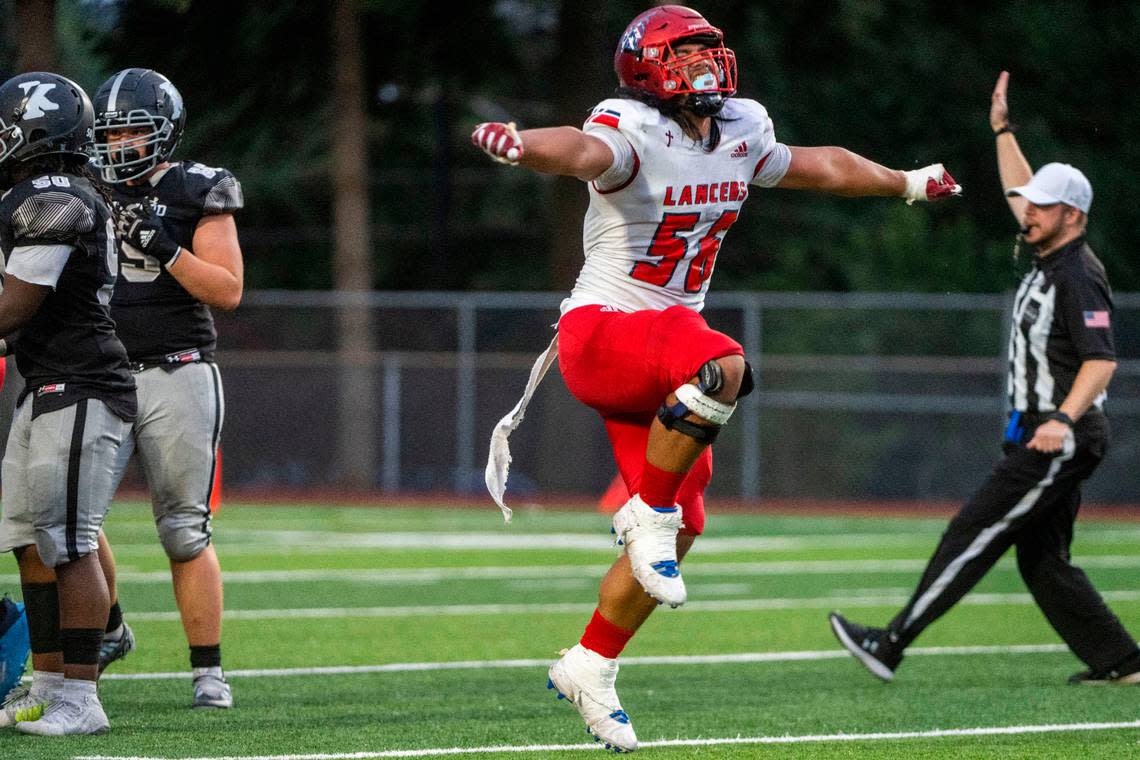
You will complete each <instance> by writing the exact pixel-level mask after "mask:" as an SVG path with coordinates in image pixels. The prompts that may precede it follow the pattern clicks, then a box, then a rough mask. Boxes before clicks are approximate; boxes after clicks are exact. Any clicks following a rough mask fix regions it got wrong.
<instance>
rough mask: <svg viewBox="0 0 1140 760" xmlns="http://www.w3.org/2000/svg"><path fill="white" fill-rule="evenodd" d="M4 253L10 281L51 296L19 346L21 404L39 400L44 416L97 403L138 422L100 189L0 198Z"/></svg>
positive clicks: (52, 185)
mask: <svg viewBox="0 0 1140 760" xmlns="http://www.w3.org/2000/svg"><path fill="white" fill-rule="evenodd" d="M0 250H2V251H3V254H4V260H5V262H6V268H7V271H8V272H9V273H11V275H12V276H13V277H19V278H20V279H26V280H27V281H28V282H33V283H34V284H39V285H46V286H49V287H51V288H52V291H51V292H50V293H49V294H48V296H47V297H46V298H45V299H44V301H43V303H42V304H41V305H40V308H39V310H38V311H37V312H36V313H35V315H33V316H32V318H31V319H30V320H29V321H28V322H27V323H26V324H25V325H24V326H23V327H22V328H21V329H20V330H19V331H18V333H17V335H16V336H15V337H14V338H13V346H12V348H13V352H14V353H15V355H16V366H17V367H18V368H19V370H20V374H21V375H23V376H24V380H25V381H26V387H25V389H24V393H23V395H21V397H20V400H21V402H22V401H23V399H24V397H25V396H27V395H28V394H29V393H34V394H35V396H34V404H35V406H34V407H33V414H40V413H43V412H49V411H54V410H57V409H62V408H64V407H66V406H70V405H71V404H74V403H75V402H76V401H78V400H80V399H82V398H99V399H101V400H103V401H105V402H106V403H107V405H108V406H109V407H110V408H111V409H112V411H114V412H115V413H116V414H118V415H119V416H120V417H122V418H123V419H124V420H131V419H133V418H134V414H135V381H134V377H133V376H132V375H131V373H130V369H129V367H128V364H127V352H126V350H124V348H123V344H122V343H121V342H120V341H119V339H118V338H117V337H116V336H115V323H114V322H113V321H112V320H111V314H110V309H109V306H108V303H109V301H110V298H111V292H112V289H113V287H114V284H115V276H116V271H117V266H116V260H115V259H116V256H115V234H114V225H113V223H112V220H111V212H110V209H109V208H108V207H107V203H106V202H105V201H104V200H103V198H102V197H101V196H100V195H99V194H98V192H97V191H96V189H95V188H94V187H93V186H92V185H91V183H90V182H89V181H88V180H87V179H86V178H83V177H78V176H75V175H72V174H45V175H42V176H37V177H32V178H30V179H27V180H24V181H23V182H20V183H19V184H17V185H16V186H15V187H13V188H12V189H11V190H10V191H8V192H7V193H6V194H4V196H3V197H2V198H0ZM61 268H62V269H61Z"/></svg>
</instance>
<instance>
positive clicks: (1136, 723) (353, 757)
mask: <svg viewBox="0 0 1140 760" xmlns="http://www.w3.org/2000/svg"><path fill="white" fill-rule="evenodd" d="M1129 728H1140V720H1132V721H1124V722H1119V723H1055V724H1048V725H1037V726H1032V725H1030V726H979V727H977V728H936V729H933V730H931V731H889V732H888V731H877V732H873V733H865V734H847V733H840V734H805V735H800V736H731V737H725V738H723V739H659V740H657V741H651V742H640V743H639V745H638V746H639V747H643V748H646V749H648V748H650V747H713V746H721V745H749V744H808V743H826V742H872V741H897V740H900V739H938V738H945V737H951V736H1010V735H1023V734H1052V733H1061V732H1067V731H1119V730H1121V729H1129ZM584 749H592V750H601V749H602V745H600V744H597V743H593V744H527V745H500V746H497V747H446V748H443V747H439V748H434V749H390V750H383V751H380V752H349V753H335V754H334V753H321V754H315V755H230V756H225V757H216V756H215V757H203V758H187V759H186V760H364V759H365V758H384V757H441V756H446V755H481V754H486V753H490V752H514V753H520V754H521V753H532V752H571V751H575V752H576V751H578V750H584ZM72 760H167V758H158V757H138V756H133V757H127V756H115V755H77V756H75V757H74V758H73V759H72Z"/></svg>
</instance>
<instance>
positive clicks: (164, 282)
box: [108, 161, 243, 362]
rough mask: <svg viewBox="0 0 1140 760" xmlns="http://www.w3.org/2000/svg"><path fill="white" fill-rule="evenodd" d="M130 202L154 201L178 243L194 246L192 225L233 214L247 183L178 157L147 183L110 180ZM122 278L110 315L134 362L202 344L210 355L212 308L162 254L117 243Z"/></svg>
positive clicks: (115, 190) (116, 193)
mask: <svg viewBox="0 0 1140 760" xmlns="http://www.w3.org/2000/svg"><path fill="white" fill-rule="evenodd" d="M108 189H109V190H110V192H111V194H112V196H113V197H114V198H115V200H116V201H118V202H119V203H122V204H124V205H129V204H132V203H143V202H147V201H148V199H149V200H153V201H154V203H155V209H156V213H157V215H158V216H159V217H160V218H161V219H162V222H163V225H164V226H165V228H166V231H167V233H169V235H170V237H171V238H173V240H174V242H176V243H178V245H180V246H182V247H183V248H185V249H186V250H188V251H193V250H194V230H195V229H196V228H197V226H198V222H199V221H200V220H201V219H202V217H204V216H209V215H210V214H232V213H234V212H235V211H237V210H238V209H240V208H241V207H242V205H243V200H242V192H241V184H240V183H239V182H238V181H237V179H236V178H235V177H234V175H232V174H230V173H229V172H228V171H226V170H225V169H214V168H211V167H209V166H203V165H202V164H199V163H195V162H193V161H180V162H178V163H174V164H171V165H170V166H169V167H167V168H165V169H160V170H159V171H157V172H155V173H154V174H152V175H151V176H150V178H149V179H148V180H147V181H146V182H144V183H143V184H141V185H126V184H117V185H108ZM119 266H120V270H119V284H118V285H117V286H116V287H115V295H114V297H113V298H112V299H111V315H112V316H113V317H114V318H115V324H116V329H117V330H118V333H119V338H120V339H121V340H122V341H123V345H125V346H126V347H127V353H128V354H130V357H131V361H160V362H161V361H162V360H163V358H164V357H166V356H168V355H171V354H175V353H179V352H184V351H189V350H193V349H197V350H198V352H199V353H200V355H201V357H202V358H204V359H212V358H213V353H214V347H215V345H216V343H217V333H216V332H215V330H214V318H213V315H211V314H210V307H208V306H206V304H204V303H202V302H201V301H199V300H198V299H196V298H194V296H192V295H190V294H189V293H188V292H186V289H185V288H183V287H182V286H181V285H179V284H178V281H177V280H175V279H174V277H173V276H172V275H171V274H170V273H169V272H167V271H166V270H165V269H164V268H163V267H162V266H161V265H160V264H159V263H158V261H157V260H156V259H154V258H152V257H150V256H146V255H144V254H143V253H141V252H140V251H138V250H137V249H135V248H134V247H132V246H131V245H128V244H127V243H125V242H124V243H122V244H121V245H120V248H119Z"/></svg>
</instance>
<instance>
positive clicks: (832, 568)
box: [0, 555, 1140, 585]
mask: <svg viewBox="0 0 1140 760" xmlns="http://www.w3.org/2000/svg"><path fill="white" fill-rule="evenodd" d="M926 562H927V561H926V560H925V559H886V560H883V559H865V560H864V559H855V560H777V561H769V562H702V561H701V560H700V559H699V558H693V559H690V560H689V562H688V563H687V564H686V565H685V575H686V577H689V578H694V577H701V576H714V575H731V576H769V575H854V574H860V575H862V574H882V575H888V574H892V573H907V574H909V573H915V572H921V571H922V570H923V569H924V568H925V567H926ZM1077 564H1078V565H1079V566H1080V567H1086V568H1097V569H1109V570H1111V569H1121V570H1123V569H1134V568H1140V555H1100V556H1091V557H1080V558H1078V559H1077ZM608 569H609V568H608V567H605V566H603V565H601V564H590V565H539V566H533V565H532V566H514V565H505V566H486V567H422V568H391V569H384V568H369V569H303V570H230V571H223V576H224V578H225V582H226V583H297V582H302V581H320V582H340V583H368V584H383V585H417V584H432V583H453V582H455V581H464V580H509V581H520V580H541V579H563V578H570V579H581V578H600V577H602V576H603V575H605V573H606V571H607V570H608ZM994 569H995V570H999V571H1007V572H1012V571H1016V570H1017V566H1016V564H1015V563H1014V562H1013V560H1012V559H1005V560H1002V561H1001V562H999V563H998V564H997V565H996V566H995V568H994ZM116 577H117V579H118V582H120V583H140V584H141V583H161V584H166V583H169V582H170V571H169V570H153V571H136V570H128V569H127V566H125V565H121V566H120V571H119V572H118V573H117V575H116ZM18 580H19V576H17V575H16V574H15V573H12V574H3V573H0V583H5V584H15V583H16V582H18Z"/></svg>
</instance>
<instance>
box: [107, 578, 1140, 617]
mask: <svg viewBox="0 0 1140 760" xmlns="http://www.w3.org/2000/svg"><path fill="white" fill-rule="evenodd" d="M699 588H700V587H699V586H698V585H694V587H693V590H694V591H698V590H699ZM1101 596H1103V597H1104V598H1105V599H1106V600H1108V601H1110V602H1135V601H1140V591H1102V592H1101ZM907 599H908V597H907V595H906V594H899V593H897V592H889V593H885V594H867V595H865V596H823V597H802V598H801V597H785V598H762V599H723V600H718V601H708V602H701V601H695V602H689V603H687V604H686V605H685V606H684V607H681V608H679V610H678V611H679V612H682V613H683V612H751V611H757V610H814V609H833V608H844V609H851V608H862V607H899V606H902V605H904V604H906V602H907ZM1034 603H1035V602H1034V601H1033V597H1031V596H1030V595H1029V594H1024V593H1011V594H968V595H966V597H965V598H963V599H962V600H961V601H960V602H958V604H964V605H982V606H995V605H1027V604H1034ZM595 606H596V605H595V603H594V602H536V603H530V604H527V603H519V604H425V605H409V606H392V607H292V608H287V609H264V610H233V609H229V610H226V611H225V612H224V613H223V617H224V618H225V619H226V620H299V619H302V618H320V619H330V618H342V619H343V618H396V617H436V616H449V617H453V616H464V615H536V614H540V615H541V614H545V615H551V614H554V615H557V614H562V613H565V614H581V613H589V612H590V611H591V610H593V609H594V607H595ZM127 619H128V620H129V621H131V622H135V621H177V620H180V619H181V618H180V617H179V615H178V612H177V611H174V610H171V611H166V612H136V611H133V610H132V611H130V612H129V613H127Z"/></svg>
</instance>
